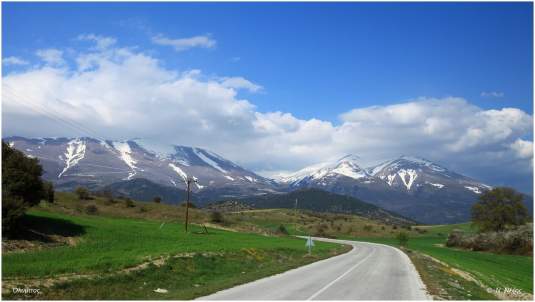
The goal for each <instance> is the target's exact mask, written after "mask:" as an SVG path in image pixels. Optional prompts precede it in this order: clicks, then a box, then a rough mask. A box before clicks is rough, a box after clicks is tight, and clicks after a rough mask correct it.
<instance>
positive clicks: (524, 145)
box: [511, 138, 533, 159]
mask: <svg viewBox="0 0 535 302" xmlns="http://www.w3.org/2000/svg"><path fill="white" fill-rule="evenodd" d="M511 149H513V151H515V152H516V155H517V156H518V157H519V158H528V159H531V158H533V142H530V141H525V140H523V139H520V138H518V139H517V140H515V142H514V143H512V144H511Z"/></svg>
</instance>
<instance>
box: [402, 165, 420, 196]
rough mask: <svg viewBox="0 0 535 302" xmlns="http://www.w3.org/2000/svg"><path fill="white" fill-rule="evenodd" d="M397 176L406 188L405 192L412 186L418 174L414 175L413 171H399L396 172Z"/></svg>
mask: <svg viewBox="0 0 535 302" xmlns="http://www.w3.org/2000/svg"><path fill="white" fill-rule="evenodd" d="M398 175H399V177H400V178H401V181H402V182H403V184H404V185H405V187H407V191H409V190H410V189H411V187H412V184H413V183H414V181H415V180H416V178H417V177H418V174H416V171H414V170H413V169H401V170H399V171H398ZM407 176H408V177H409V179H407V178H406V177H407Z"/></svg>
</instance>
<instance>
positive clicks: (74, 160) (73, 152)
mask: <svg viewBox="0 0 535 302" xmlns="http://www.w3.org/2000/svg"><path fill="white" fill-rule="evenodd" d="M85 149H86V145H85V142H84V141H82V140H81V139H79V138H76V139H73V140H71V141H70V142H69V143H68V144H67V152H65V153H64V154H65V167H64V168H63V171H61V173H59V175H58V178H61V176H62V175H63V174H64V173H65V172H67V170H69V169H70V168H72V167H74V166H75V165H76V164H78V162H79V161H80V160H82V159H83V158H84V157H85Z"/></svg>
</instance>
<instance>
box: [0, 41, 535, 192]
mask: <svg viewBox="0 0 535 302" xmlns="http://www.w3.org/2000/svg"><path fill="white" fill-rule="evenodd" d="M59 53H60V54H61V51H59ZM59 58H61V55H60V56H59ZM52 61H54V60H52ZM56 62H57V60H56ZM75 62H76V65H75V66H72V67H71V66H70V65H63V66H59V65H51V64H48V65H44V66H41V67H38V68H31V69H28V70H27V71H23V72H19V73H16V74H8V75H6V76H4V78H3V84H4V87H3V88H4V89H3V96H2V100H3V102H2V109H3V118H4V122H3V125H4V129H3V130H4V135H24V136H79V135H90V136H97V135H98V136H100V137H102V138H106V139H127V138H133V137H141V138H150V139H152V140H159V141H162V142H166V143H174V144H183V145H192V146H199V147H205V148H209V149H212V150H214V151H216V152H217V153H220V154H222V155H224V156H226V157H228V158H229V159H231V160H234V161H236V162H238V163H240V164H242V165H245V166H246V167H248V168H252V169H255V170H257V171H263V173H265V174H274V173H275V172H276V171H291V170H297V169H300V168H302V167H303V166H305V165H310V164H314V163H317V162H322V161H325V160H327V159H332V158H338V157H340V156H342V155H344V154H347V153H354V154H358V155H359V156H360V157H361V158H362V159H363V162H364V163H365V164H372V163H375V162H377V161H379V160H381V159H385V158H391V157H397V156H399V155H400V154H413V155H418V156H422V157H426V158H428V159H430V160H435V161H437V162H439V163H442V164H444V165H446V166H447V167H449V168H451V169H453V170H456V171H459V172H461V173H466V174H468V175H471V176H474V177H479V178H482V179H483V180H486V181H488V182H490V183H495V182H505V183H507V181H509V182H511V181H512V179H516V180H518V181H525V180H526V179H528V178H529V177H531V174H532V171H531V168H530V167H531V165H530V163H531V157H532V151H530V150H531V149H532V142H531V141H526V140H523V139H522V138H525V137H528V136H530V135H532V133H533V117H532V116H531V115H529V114H527V113H526V112H524V111H522V110H519V109H516V108H500V109H492V110H485V109H482V108H479V107H478V106H475V105H473V104H471V103H470V102H468V101H467V100H465V99H462V98H453V97H450V98H442V99H434V98H419V99H415V100H413V101H409V102H405V103H400V104H393V105H388V106H373V107H364V108H356V109H353V110H350V111H348V112H346V113H343V114H341V115H340V121H339V123H337V124H335V123H332V122H329V121H323V120H319V119H300V118H297V117H296V116H294V115H293V114H292V113H287V112H258V110H257V109H256V107H255V106H254V104H252V103H251V102H249V101H247V100H244V99H242V98H241V97H240V96H239V92H240V90H241V89H248V90H250V91H258V90H259V89H261V86H260V85H258V84H254V83H253V82H251V81H249V80H247V79H245V78H243V77H217V78H215V79H214V77H207V76H203V73H202V72H201V71H200V70H195V69H194V70H183V71H177V70H169V69H166V68H164V67H163V66H162V64H161V63H160V61H159V60H158V59H157V58H155V57H153V56H151V55H148V54H146V53H142V52H140V51H139V50H134V49H129V48H121V47H118V46H117V45H116V44H110V45H108V46H107V48H106V49H103V48H100V49H98V50H95V49H92V50H91V51H87V52H81V53H78V54H77V57H76V58H75ZM21 101H22V102H21ZM24 103H26V106H23V104H24ZM28 107H32V108H33V109H34V110H29V108H28ZM43 110H46V111H47V112H49V113H53V114H54V115H55V116H58V117H60V118H62V119H67V120H69V121H75V122H76V123H79V124H81V125H83V126H84V128H89V130H90V133H87V132H84V131H78V130H76V129H72V128H70V127H66V126H65V125H63V124H60V123H58V122H57V121H56V120H53V119H50V118H49V117H45V116H43V114H42V111H43ZM95 133H96V134H95ZM528 151H530V152H531V153H529V152H528ZM270 171H271V172H270ZM513 185H514V184H513Z"/></svg>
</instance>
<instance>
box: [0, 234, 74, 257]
mask: <svg viewBox="0 0 535 302" xmlns="http://www.w3.org/2000/svg"><path fill="white" fill-rule="evenodd" d="M46 238H47V240H24V239H6V240H2V252H3V253H6V254H7V253H24V252H29V251H36V250H43V249H49V248H54V247H59V246H76V245H77V244H78V243H79V242H80V238H79V237H64V236H59V235H51V236H46Z"/></svg>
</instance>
